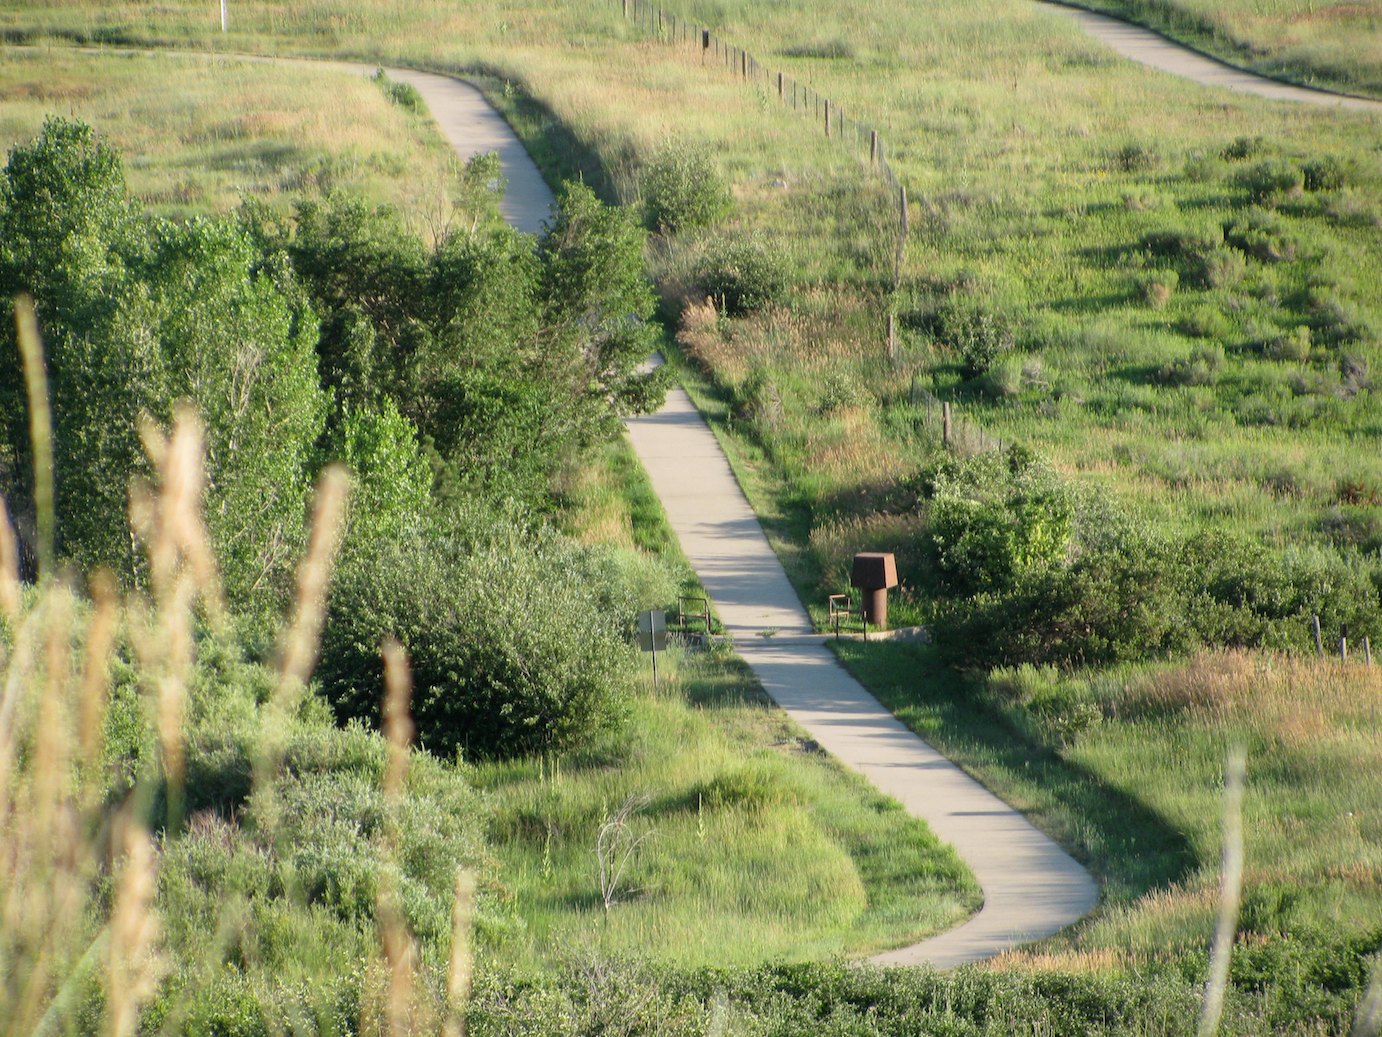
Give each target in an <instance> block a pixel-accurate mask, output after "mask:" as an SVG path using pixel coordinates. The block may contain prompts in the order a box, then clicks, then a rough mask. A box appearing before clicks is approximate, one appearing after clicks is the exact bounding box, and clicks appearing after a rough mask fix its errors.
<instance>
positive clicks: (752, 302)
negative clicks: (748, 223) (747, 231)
mask: <svg viewBox="0 0 1382 1037" xmlns="http://www.w3.org/2000/svg"><path fill="white" fill-rule="evenodd" d="M697 282H698V283H699V284H700V287H701V290H702V291H704V292H705V293H706V295H708V296H710V298H712V299H713V300H715V303H716V304H717V305H718V306H719V307H720V309H721V310H722V311H724V312H725V313H727V314H728V315H729V316H731V317H742V316H744V315H746V314H749V313H754V312H756V311H758V310H761V309H764V308H765V307H767V306H773V305H776V304H778V303H780V302H781V301H782V300H783V298H784V297H785V296H786V293H787V285H788V277H787V265H786V261H785V260H784V259H783V257H782V254H781V252H780V250H774V249H773V248H770V247H769V245H768V243H767V242H766V241H764V240H763V239H762V238H761V237H758V236H756V235H754V236H737V237H724V238H719V239H717V240H716V241H714V242H712V243H711V244H710V245H709V247H707V248H706V250H705V252H704V253H703V254H702V256H701V261H700V264H699V271H698V275H697Z"/></svg>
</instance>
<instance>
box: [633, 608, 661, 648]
mask: <svg viewBox="0 0 1382 1037" xmlns="http://www.w3.org/2000/svg"><path fill="white" fill-rule="evenodd" d="M638 647H639V648H642V649H643V651H645V652H654V653H656V652H662V651H666V649H667V617H666V616H665V615H664V614H663V613H662V611H661V610H660V609H652V610H651V611H648V612H640V613H639V614H638Z"/></svg>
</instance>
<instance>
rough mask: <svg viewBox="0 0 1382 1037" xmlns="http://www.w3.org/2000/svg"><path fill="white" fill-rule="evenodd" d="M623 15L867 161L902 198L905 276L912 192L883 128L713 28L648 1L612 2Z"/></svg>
mask: <svg viewBox="0 0 1382 1037" xmlns="http://www.w3.org/2000/svg"><path fill="white" fill-rule="evenodd" d="M613 2H614V3H616V4H618V5H619V6H620V8H621V9H622V11H623V14H624V17H625V18H627V19H628V20H629V21H631V22H633V23H634V25H636V26H637V27H638V28H639V29H641V30H642V31H644V32H646V33H647V34H648V35H650V36H652V37H654V38H655V39H658V40H661V41H663V42H664V43H666V44H668V45H669V46H678V47H687V48H689V49H692V50H694V51H698V52H699V53H700V59H701V63H702V64H704V65H712V66H716V67H723V68H725V69H726V70H728V71H729V72H730V73H732V74H733V75H736V76H738V77H739V78H741V79H743V80H744V82H745V83H747V84H751V85H753V86H756V87H761V88H762V89H763V91H764V93H765V94H766V95H767V96H769V97H773V96H776V97H777V99H778V101H779V103H781V104H782V105H783V107H790V108H791V109H792V111H793V112H796V113H797V114H798V115H800V116H802V117H803V118H809V119H811V120H813V121H814V122H815V123H816V125H817V126H819V127H820V130H821V132H822V133H824V134H825V135H826V136H827V137H829V138H831V139H833V140H838V141H839V142H840V143H841V144H842V145H844V146H845V147H847V148H849V149H850V150H852V151H854V152H855V153H856V154H861V155H864V156H866V157H867V159H868V163H869V167H870V168H871V169H872V170H873V171H874V172H876V173H877V174H878V176H879V177H881V178H882V180H883V182H884V183H885V184H886V185H887V186H888V187H889V188H891V189H892V191H893V192H894V193H895V194H896V197H897V206H898V208H897V214H898V224H899V235H898V246H897V262H896V264H895V270H894V274H895V275H896V274H897V273H899V272H900V267H901V263H902V252H903V248H904V246H905V244H906V239H907V233H908V229H909V227H908V223H909V221H908V215H907V188H906V186H905V185H904V184H903V183H902V182H901V181H900V180H899V179H898V178H897V174H895V173H894V172H893V169H892V166H891V165H889V163H888V157H887V153H886V150H885V148H884V144H883V138H882V136H881V135H880V134H879V132H878V130H877V129H875V128H874V127H872V126H870V125H868V124H867V123H864V122H861V121H859V120H858V119H854V118H851V117H850V116H849V115H848V114H847V113H846V111H845V109H844V106H843V105H841V104H840V103H839V102H837V101H834V100H832V99H831V98H829V97H826V96H824V95H823V94H821V93H820V91H818V90H813V89H812V88H811V86H810V84H807V83H803V82H801V81H800V80H798V79H796V78H795V77H793V76H789V75H788V74H787V73H785V72H782V71H779V70H777V69H772V68H769V67H768V66H766V65H764V64H763V63H762V62H760V61H759V60H758V58H756V57H755V56H754V55H752V54H750V53H749V52H748V51H746V50H744V49H743V48H742V47H736V46H735V45H734V44H732V43H730V42H729V41H728V40H724V39H721V38H720V36H719V35H717V34H716V33H715V31H714V30H713V29H711V28H709V27H708V26H704V25H697V24H696V23H694V22H689V21H687V20H686V19H685V18H681V17H678V16H677V15H676V14H674V13H672V12H671V11H667V10H664V9H663V8H661V7H658V6H656V5H654V4H650V3H647V2H646V0H613Z"/></svg>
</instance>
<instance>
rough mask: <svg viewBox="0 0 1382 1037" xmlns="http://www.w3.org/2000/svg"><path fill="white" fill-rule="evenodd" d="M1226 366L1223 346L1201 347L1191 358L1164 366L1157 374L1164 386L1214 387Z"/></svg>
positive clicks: (1158, 379)
mask: <svg viewBox="0 0 1382 1037" xmlns="http://www.w3.org/2000/svg"><path fill="white" fill-rule="evenodd" d="M1223 366H1224V350H1223V347H1221V346H1217V345H1214V346H1200V347H1198V348H1196V349H1195V350H1194V351H1193V352H1191V354H1190V355H1189V356H1185V357H1181V358H1179V359H1177V360H1172V361H1170V362H1169V363H1166V364H1163V365H1162V366H1161V367H1160V368H1159V369H1158V370H1157V372H1156V380H1157V381H1158V382H1160V383H1161V384H1162V385H1192V386H1193V385H1212V384H1213V383H1214V382H1215V381H1217V380H1218V377H1219V372H1220V371H1221V370H1222V369H1223Z"/></svg>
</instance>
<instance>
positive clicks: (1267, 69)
mask: <svg viewBox="0 0 1382 1037" xmlns="http://www.w3.org/2000/svg"><path fill="white" fill-rule="evenodd" d="M1083 6H1086V7H1089V8H1091V9H1094V10H1100V11H1107V12H1109V13H1110V14H1118V15H1122V16H1123V17H1125V18H1130V19H1132V20H1133V21H1137V22H1141V23H1143V24H1144V25H1149V26H1151V27H1152V28H1154V29H1158V30H1160V31H1162V32H1164V33H1166V34H1167V35H1168V36H1170V37H1172V38H1173V39H1178V40H1182V41H1184V42H1186V43H1189V44H1191V45H1192V46H1196V47H1200V48H1202V49H1204V50H1207V51H1209V52H1210V53H1212V54H1216V55H1218V56H1220V57H1223V58H1227V59H1228V60H1229V61H1233V62H1235V63H1237V64H1241V65H1244V66H1246V67H1248V68H1251V69H1253V70H1254V71H1257V72H1262V73H1263V74H1265V75H1269V76H1276V77H1279V78H1282V79H1289V80H1292V81H1294V82H1298V83H1305V84H1308V85H1310V86H1323V87H1330V88H1333V89H1336V90H1343V91H1345V92H1348V93H1360V94H1370V95H1372V96H1373V97H1376V96H1379V95H1382V4H1378V3H1376V2H1375V0H1368V2H1364V3H1342V2H1337V0H1336V2H1329V0H1326V2H1323V3H1321V2H1318V0H1270V2H1267V3H1261V2H1252V3H1248V2H1243V0H1230V2H1227V3H1225V2H1222V0H1219V2H1210V0H1089V2H1086V3H1084V5H1083Z"/></svg>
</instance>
